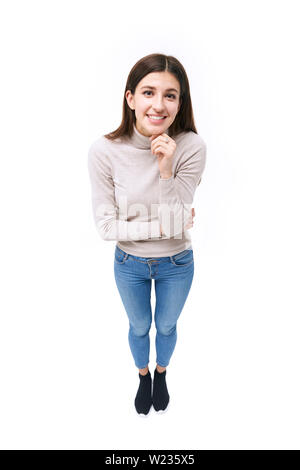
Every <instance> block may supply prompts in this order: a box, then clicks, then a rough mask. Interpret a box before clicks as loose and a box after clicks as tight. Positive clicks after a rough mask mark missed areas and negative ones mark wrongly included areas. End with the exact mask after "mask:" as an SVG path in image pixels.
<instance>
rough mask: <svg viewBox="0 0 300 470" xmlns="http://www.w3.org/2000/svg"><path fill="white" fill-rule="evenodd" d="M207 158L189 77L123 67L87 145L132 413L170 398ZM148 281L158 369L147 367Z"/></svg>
mask: <svg viewBox="0 0 300 470" xmlns="http://www.w3.org/2000/svg"><path fill="white" fill-rule="evenodd" d="M205 162H206V145H205V143H204V141H203V140H202V138H201V137H200V136H199V135H198V134H197V131H196V128H195V124H194V118H193V110H192V104H191V97H190V90H189V82H188V78H187V75H186V72H185V70H184V68H183V66H182V65H181V63H180V62H179V61H178V60H177V59H176V58H175V57H173V56H166V55H164V54H150V55H148V56H146V57H143V58H142V59H140V60H139V61H138V62H137V63H136V64H135V65H134V67H133V68H132V70H131V71H130V73H129V76H128V79H127V83H126V88H125V93H124V101H123V116H122V122H121V124H120V126H119V127H118V129H116V130H115V131H114V132H111V133H109V134H107V135H103V136H101V137H100V138H99V139H97V140H96V141H95V142H94V143H93V144H92V145H91V147H90V149H89V159H88V168H89V175H90V180H91V187H92V204H93V214H94V219H95V223H96V227H97V229H98V231H99V234H100V236H101V237H102V238H103V239H104V240H116V241H117V243H116V246H115V256H114V275H115V281H116V285H117V288H118V291H119V294H120V297H121V299H122V302H123V304H124V307H125V310H126V313H127V316H128V319H129V332H128V340H129V346H130V349H131V353H132V356H133V359H134V362H135V365H136V367H137V368H138V369H139V379H140V380H139V387H138V391H137V394H136V397H135V401H134V403H135V408H136V411H137V413H139V414H142V415H147V414H148V412H149V410H150V408H151V405H152V404H153V407H154V409H155V410H156V411H165V410H166V409H167V406H168V403H169V399H170V396H169V393H168V388H167V384H166V367H167V366H168V365H169V361H170V358H171V356H172V353H173V351H174V348H175V344H176V341H177V330H176V323H177V320H178V317H179V315H180V313H181V312H182V309H183V306H184V304H185V301H186V299H187V296H188V293H189V291H190V287H191V284H192V280H193V275H194V258H193V249H192V243H191V237H190V235H189V232H188V229H189V228H191V227H192V226H193V217H194V215H195V212H194V209H193V208H192V209H191V205H192V203H193V198H194V193H195V190H196V188H197V186H198V185H199V183H200V181H201V176H202V173H203V170H204V167H205ZM152 279H154V282H155V293H156V307H155V315H154V320H155V326H156V339H155V345H156V363H157V364H156V368H155V371H154V378H153V393H152V378H151V373H150V371H149V369H148V363H149V353H150V340H149V330H150V327H151V323H152V311H151V288H152Z"/></svg>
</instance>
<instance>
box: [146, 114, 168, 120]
mask: <svg viewBox="0 0 300 470" xmlns="http://www.w3.org/2000/svg"><path fill="white" fill-rule="evenodd" d="M147 117H148V118H149V119H153V120H154V121H163V120H164V119H166V117H167V116H154V115H151V114H147Z"/></svg>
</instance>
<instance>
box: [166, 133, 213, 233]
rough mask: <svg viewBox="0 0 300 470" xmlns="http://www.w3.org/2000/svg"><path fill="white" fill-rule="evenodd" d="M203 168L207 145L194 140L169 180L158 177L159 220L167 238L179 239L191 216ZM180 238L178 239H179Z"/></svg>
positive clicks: (201, 141)
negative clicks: (194, 143) (187, 153)
mask: <svg viewBox="0 0 300 470" xmlns="http://www.w3.org/2000/svg"><path fill="white" fill-rule="evenodd" d="M205 164H206V145H205V143H204V142H203V140H202V139H201V138H200V140H199V139H198V138H196V145H193V146H192V150H191V151H190V156H189V157H188V158H187V159H185V160H184V161H183V162H182V163H181V164H180V165H179V167H178V168H177V170H176V172H175V175H172V176H171V177H170V178H168V179H163V178H161V177H159V208H158V214H159V220H160V222H161V225H162V230H163V234H164V235H166V236H167V237H175V238H180V237H182V233H183V232H184V227H185V226H186V224H187V223H188V219H189V218H190V216H191V209H192V204H193V198H194V193H195V191H196V189H197V186H198V185H199V184H200V181H201V177H202V173H203V171H204V168H205ZM178 236H179V237H178Z"/></svg>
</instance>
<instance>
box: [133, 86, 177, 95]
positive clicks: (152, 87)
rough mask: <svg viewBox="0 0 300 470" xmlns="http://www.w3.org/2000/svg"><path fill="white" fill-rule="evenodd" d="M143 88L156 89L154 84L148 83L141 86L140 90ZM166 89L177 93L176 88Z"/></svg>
mask: <svg viewBox="0 0 300 470" xmlns="http://www.w3.org/2000/svg"><path fill="white" fill-rule="evenodd" d="M143 88H151V89H152V90H156V88H155V86H150V85H146V86H142V88H141V90H142V89H143ZM166 91H176V93H179V92H178V90H176V88H168V89H167V90H166Z"/></svg>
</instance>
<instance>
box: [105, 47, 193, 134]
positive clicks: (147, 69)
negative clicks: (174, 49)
mask: <svg viewBox="0 0 300 470" xmlns="http://www.w3.org/2000/svg"><path fill="white" fill-rule="evenodd" d="M152 72H169V73H171V74H173V75H174V76H175V78H177V80H178V81H179V83H180V98H179V101H180V103H181V105H180V108H179V111H178V113H177V115H176V118H175V120H174V122H173V123H172V124H171V126H170V127H169V128H168V135H169V136H170V137H174V136H176V135H178V134H179V133H180V132H183V131H193V132H195V133H196V134H198V132H197V130H196V126H195V123H194V114H193V107H192V101H191V95H190V85H189V81H188V77H187V74H186V71H185V70H184V67H183V66H182V65H181V63H180V62H179V60H177V59H176V58H175V57H173V56H170V55H165V54H149V55H147V56H145V57H142V59H140V60H139V61H138V62H137V63H136V64H135V65H134V66H133V67H132V69H131V70H130V72H129V75H128V78H127V83H126V87H125V92H124V99H123V115H122V122H121V124H120V126H119V127H118V128H117V129H116V130H115V131H113V132H110V133H109V134H106V135H105V136H104V137H106V138H107V139H109V140H115V139H117V138H118V137H122V136H128V137H131V136H132V134H133V124H135V122H136V117H135V110H133V109H130V107H129V106H128V103H127V100H126V96H125V94H126V91H127V90H130V91H131V93H132V94H133V95H134V93H135V89H136V87H137V85H138V83H139V82H140V81H141V80H142V79H143V78H144V77H145V76H146V75H148V74H149V73H152Z"/></svg>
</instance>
